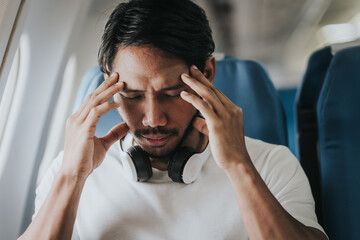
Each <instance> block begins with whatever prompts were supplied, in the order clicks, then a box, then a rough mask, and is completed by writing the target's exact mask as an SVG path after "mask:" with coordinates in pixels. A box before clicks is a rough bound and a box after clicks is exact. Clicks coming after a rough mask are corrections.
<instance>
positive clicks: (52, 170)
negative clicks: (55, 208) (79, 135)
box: [32, 151, 80, 240]
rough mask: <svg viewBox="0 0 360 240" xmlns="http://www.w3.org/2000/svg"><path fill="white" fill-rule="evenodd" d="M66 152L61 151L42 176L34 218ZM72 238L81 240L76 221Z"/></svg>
mask: <svg viewBox="0 0 360 240" xmlns="http://www.w3.org/2000/svg"><path fill="white" fill-rule="evenodd" d="M63 156H64V152H63V151H62V152H60V153H59V155H58V156H57V157H56V158H55V159H54V161H53V162H52V163H51V165H50V167H49V168H48V169H47V171H46V173H45V175H44V177H43V178H42V180H41V182H40V184H39V186H38V187H37V188H36V192H35V193H36V197H35V212H34V214H33V216H32V219H33V220H34V218H35V217H36V215H37V214H38V212H39V210H40V208H41V206H42V205H43V203H44V201H45V199H46V197H47V195H48V193H49V192H50V189H51V186H52V183H53V181H54V178H55V175H56V173H57V172H58V171H59V169H60V167H61V164H62V160H63ZM71 239H72V240H80V238H79V235H78V232H77V227H76V221H75V225H74V230H73V234H72V237H71Z"/></svg>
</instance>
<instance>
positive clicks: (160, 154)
mask: <svg viewBox="0 0 360 240" xmlns="http://www.w3.org/2000/svg"><path fill="white" fill-rule="evenodd" d="M196 116H197V114H196V113H195V114H194V116H193V117H192V118H191V120H190V121H189V122H188V123H187V124H186V127H185V131H184V133H183V134H182V136H181V137H179V131H178V130H177V129H175V128H166V127H156V128H146V129H137V130H135V131H134V134H133V136H134V140H135V141H136V143H137V144H138V145H139V146H140V147H141V148H142V149H143V150H144V151H145V152H146V153H147V155H148V156H149V157H150V158H156V159H161V158H168V157H170V156H171V155H173V153H174V152H175V151H176V150H177V149H178V148H180V146H181V144H182V143H183V142H184V139H185V138H186V136H187V135H188V133H189V131H190V130H191V129H192V128H193V127H192V122H193V120H194V119H195V117H196ZM149 134H151V135H156V134H162V135H169V136H171V137H178V139H177V140H176V142H175V143H174V144H172V146H167V147H166V146H151V147H148V146H143V145H142V144H141V143H140V141H139V140H138V139H141V138H143V136H144V135H149Z"/></svg>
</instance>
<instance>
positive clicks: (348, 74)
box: [316, 46, 360, 239]
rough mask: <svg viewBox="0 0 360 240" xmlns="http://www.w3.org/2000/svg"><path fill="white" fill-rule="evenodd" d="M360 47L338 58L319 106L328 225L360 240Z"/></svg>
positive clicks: (333, 234)
mask: <svg viewBox="0 0 360 240" xmlns="http://www.w3.org/2000/svg"><path fill="white" fill-rule="evenodd" d="M359 89H360V46H357V47H351V48H347V49H343V50H341V51H339V52H337V53H336V54H335V56H334V58H333V60H332V62H331V64H330V67H329V70H328V73H327V75H326V78H325V81H324V83H323V87H322V90H321V92H320V96H319V99H318V103H317V108H316V116H317V123H318V132H319V153H320V163H321V164H320V166H321V186H322V206H323V222H324V223H323V225H324V228H325V230H326V232H327V234H328V236H329V238H330V239H360V228H359V226H360V221H359V214H360V205H359V203H360V187H359V185H360V173H359V172H360V105H359V104H360V94H359Z"/></svg>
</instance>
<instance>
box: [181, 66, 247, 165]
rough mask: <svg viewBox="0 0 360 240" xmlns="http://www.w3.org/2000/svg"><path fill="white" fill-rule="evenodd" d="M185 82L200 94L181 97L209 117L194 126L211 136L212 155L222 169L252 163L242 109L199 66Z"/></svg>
mask: <svg viewBox="0 0 360 240" xmlns="http://www.w3.org/2000/svg"><path fill="white" fill-rule="evenodd" d="M190 74H191V76H189V75H188V74H186V73H184V74H182V75H181V78H182V80H183V81H184V83H185V84H187V85H188V86H189V87H190V88H191V89H192V90H194V92H195V93H196V94H197V95H196V94H193V93H189V92H186V91H183V92H181V97H182V98H183V99H184V100H185V101H187V102H189V103H191V104H192V105H193V106H194V107H195V108H196V109H197V110H199V111H200V113H201V114H202V115H203V116H204V117H205V119H202V118H196V119H195V121H194V123H193V126H194V127H195V128H196V129H198V130H199V131H200V132H202V133H203V134H206V135H208V136H209V142H210V147H211V152H212V154H213V156H214V159H215V161H216V163H217V164H218V166H219V167H220V168H222V169H224V170H225V171H229V170H231V169H232V168H233V166H234V164H237V163H241V161H247V162H248V161H250V157H249V155H248V152H247V150H246V146H245V138H244V122H243V112H242V109H241V108H240V107H238V106H236V105H235V104H234V103H233V102H231V101H230V100H229V99H228V98H227V97H226V96H225V95H224V94H223V93H222V92H221V91H220V90H219V89H217V88H216V87H214V85H212V83H210V81H209V80H208V79H207V78H206V77H205V76H204V75H203V74H202V72H200V71H199V70H198V69H197V68H196V67H195V66H192V67H191V68H190Z"/></svg>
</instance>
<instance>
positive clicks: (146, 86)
mask: <svg viewBox="0 0 360 240" xmlns="http://www.w3.org/2000/svg"><path fill="white" fill-rule="evenodd" d="M113 71H114V72H118V73H119V76H120V80H121V81H124V82H125V83H126V86H127V87H128V88H131V89H138V90H154V91H156V90H159V89H162V88H166V87H169V86H173V85H176V84H179V83H182V81H181V78H180V76H181V74H182V73H184V72H186V73H189V67H188V65H187V64H186V62H185V61H184V60H183V59H181V58H179V57H176V56H174V55H172V54H169V53H166V52H164V51H162V50H160V49H157V48H152V47H146V46H136V47H120V48H119V49H118V51H117V53H116V56H115V59H114V62H113Z"/></svg>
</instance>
